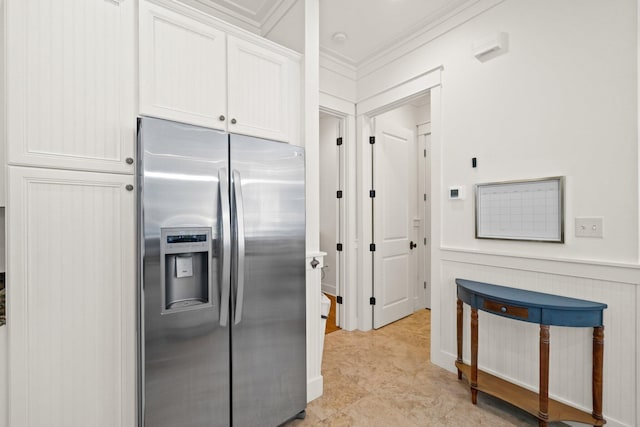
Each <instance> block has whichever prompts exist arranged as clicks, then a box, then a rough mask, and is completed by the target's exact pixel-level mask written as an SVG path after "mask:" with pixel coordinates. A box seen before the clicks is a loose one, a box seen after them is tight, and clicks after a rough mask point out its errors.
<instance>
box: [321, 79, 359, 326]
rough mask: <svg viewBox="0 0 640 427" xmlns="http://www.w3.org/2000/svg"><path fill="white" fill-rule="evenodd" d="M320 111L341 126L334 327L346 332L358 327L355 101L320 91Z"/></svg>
mask: <svg viewBox="0 0 640 427" xmlns="http://www.w3.org/2000/svg"><path fill="white" fill-rule="evenodd" d="M319 105H320V111H321V112H323V113H326V114H329V115H331V116H334V117H336V118H338V119H339V120H340V121H341V126H342V145H343V159H342V164H341V165H339V167H340V168H342V170H341V172H342V177H343V180H344V181H343V188H342V190H343V198H342V200H343V203H342V210H343V212H341V216H342V226H341V227H338V229H339V230H340V231H339V232H340V233H341V236H340V240H341V243H342V245H343V249H342V253H338V254H337V256H336V259H338V257H339V259H340V262H341V263H342V265H341V267H342V268H340V269H339V271H338V274H339V277H338V283H336V286H337V287H338V286H339V288H338V289H339V293H340V294H341V295H340V296H342V298H343V303H342V304H337V307H336V318H337V320H338V322H339V324H338V326H340V327H341V328H342V329H344V330H347V331H352V330H355V329H357V328H358V325H359V321H358V310H357V305H356V304H357V301H358V300H359V295H358V293H357V292H358V288H359V285H358V282H357V268H356V267H357V256H358V238H357V234H356V223H357V221H356V219H357V214H356V209H357V206H356V197H355V195H356V167H355V166H356V108H355V104H353V103H351V102H348V101H345V100H343V99H340V98H337V97H335V96H333V95H330V94H327V93H324V92H320V99H319Z"/></svg>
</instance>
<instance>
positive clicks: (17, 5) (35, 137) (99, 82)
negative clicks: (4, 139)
mask: <svg viewBox="0 0 640 427" xmlns="http://www.w3.org/2000/svg"><path fill="white" fill-rule="evenodd" d="M6 3H7V4H6V20H5V22H6V46H7V82H8V84H7V118H8V120H7V134H8V161H9V162H10V163H11V164H26V165H40V166H53V167H59V168H70V169H82V170H98V171H112V172H123V173H133V171H134V168H133V166H132V165H129V164H127V163H126V162H125V159H126V157H132V155H133V153H134V141H135V115H134V114H135V113H134V111H133V102H134V98H133V95H134V88H133V80H134V79H133V77H134V67H133V52H134V38H133V28H134V24H135V22H134V17H135V13H134V12H135V11H134V2H133V1H132V0H59V1H55V2H54V1H48V0H9V1H7V2H6Z"/></svg>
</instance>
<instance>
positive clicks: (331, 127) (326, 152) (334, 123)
mask: <svg viewBox="0 0 640 427" xmlns="http://www.w3.org/2000/svg"><path fill="white" fill-rule="evenodd" d="M339 122H340V120H339V119H338V118H337V117H333V116H330V115H328V114H321V115H320V251H322V252H326V253H327V255H326V256H325V258H324V266H323V272H324V274H323V275H324V277H323V278H322V291H323V292H328V293H329V294H331V295H336V267H337V263H336V243H338V242H337V241H336V236H337V225H338V224H337V199H336V191H337V190H338V179H337V178H338V176H337V174H338V167H339V165H338V156H337V145H336V138H337V137H338V126H339Z"/></svg>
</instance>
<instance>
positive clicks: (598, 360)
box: [592, 326, 604, 420]
mask: <svg viewBox="0 0 640 427" xmlns="http://www.w3.org/2000/svg"><path fill="white" fill-rule="evenodd" d="M603 358H604V326H599V327H596V328H593V373H592V392H593V413H592V415H593V418H595V419H597V420H603V419H604V418H602V364H603Z"/></svg>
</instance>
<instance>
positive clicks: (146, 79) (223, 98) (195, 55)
mask: <svg viewBox="0 0 640 427" xmlns="http://www.w3.org/2000/svg"><path fill="white" fill-rule="evenodd" d="M225 49H226V46H225V33H224V32H222V31H219V30H217V29H215V28H212V27H211V26H209V25H205V24H203V23H201V22H198V21H196V20H195V19H191V18H187V17H185V16H184V15H181V14H179V13H176V12H173V11H170V10H167V9H165V8H163V7H159V6H157V5H153V4H150V3H147V2H144V1H143V2H140V76H141V78H140V112H141V114H143V115H149V116H155V117H163V118H168V119H172V120H176V121H181V122H187V123H193V124H196V125H201V126H206V127H211V128H217V129H225V127H226V117H225V115H226V111H227V64H226V60H225Z"/></svg>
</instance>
